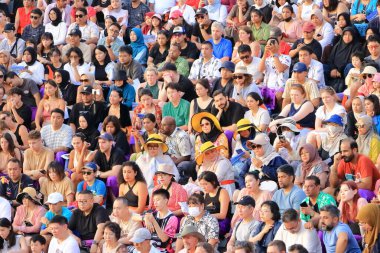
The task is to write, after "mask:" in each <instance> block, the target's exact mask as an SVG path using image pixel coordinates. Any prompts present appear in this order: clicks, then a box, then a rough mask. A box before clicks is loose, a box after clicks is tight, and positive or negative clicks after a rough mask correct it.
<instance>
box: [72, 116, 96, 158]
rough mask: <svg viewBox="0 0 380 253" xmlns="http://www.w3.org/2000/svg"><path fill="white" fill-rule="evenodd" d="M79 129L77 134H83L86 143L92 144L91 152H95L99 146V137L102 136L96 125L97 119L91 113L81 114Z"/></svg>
mask: <svg viewBox="0 0 380 253" xmlns="http://www.w3.org/2000/svg"><path fill="white" fill-rule="evenodd" d="M78 122H79V127H78V128H77V131H76V133H82V134H84V136H85V141H86V142H88V143H90V146H89V147H88V149H89V150H95V149H96V146H97V145H98V139H97V137H98V136H99V135H100V133H99V131H98V129H97V126H96V125H95V119H94V117H93V115H92V114H91V113H88V112H86V111H84V112H81V113H80V114H79V119H78Z"/></svg>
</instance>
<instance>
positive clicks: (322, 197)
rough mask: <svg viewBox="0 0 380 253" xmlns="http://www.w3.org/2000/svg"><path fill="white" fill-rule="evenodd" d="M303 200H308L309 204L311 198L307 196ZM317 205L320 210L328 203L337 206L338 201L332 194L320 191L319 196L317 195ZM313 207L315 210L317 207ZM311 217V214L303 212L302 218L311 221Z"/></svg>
mask: <svg viewBox="0 0 380 253" xmlns="http://www.w3.org/2000/svg"><path fill="white" fill-rule="evenodd" d="M302 202H306V203H307V204H308V205H310V198H309V197H307V198H305V199H304V200H303V201H302ZM316 205H317V208H318V211H319V210H320V209H321V208H322V207H324V206H327V205H334V206H336V202H335V199H334V198H333V196H331V195H330V194H327V193H324V192H320V193H319V195H318V197H317V203H316ZM312 208H313V207H312ZM313 209H314V210H315V208H313ZM310 219H311V217H310V215H305V214H303V213H302V212H301V220H303V221H309V220H310Z"/></svg>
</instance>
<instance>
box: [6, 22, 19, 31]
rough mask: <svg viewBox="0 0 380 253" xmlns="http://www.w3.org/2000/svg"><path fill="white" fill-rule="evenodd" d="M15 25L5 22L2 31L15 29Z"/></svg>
mask: <svg viewBox="0 0 380 253" xmlns="http://www.w3.org/2000/svg"><path fill="white" fill-rule="evenodd" d="M15 30H16V28H15V25H14V24H12V23H8V24H5V26H4V31H15Z"/></svg>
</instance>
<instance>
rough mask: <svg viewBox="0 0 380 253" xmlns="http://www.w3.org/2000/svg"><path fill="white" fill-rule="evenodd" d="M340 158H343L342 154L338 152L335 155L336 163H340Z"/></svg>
mask: <svg viewBox="0 0 380 253" xmlns="http://www.w3.org/2000/svg"><path fill="white" fill-rule="evenodd" d="M340 160H342V155H341V154H340V153H337V154H335V155H334V164H335V165H338V164H339V162H340Z"/></svg>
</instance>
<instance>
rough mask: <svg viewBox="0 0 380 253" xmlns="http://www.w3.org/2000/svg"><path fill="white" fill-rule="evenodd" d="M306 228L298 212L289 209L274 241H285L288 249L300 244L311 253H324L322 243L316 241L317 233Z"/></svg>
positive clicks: (283, 216) (283, 217)
mask: <svg viewBox="0 0 380 253" xmlns="http://www.w3.org/2000/svg"><path fill="white" fill-rule="evenodd" d="M304 226H305V222H304V221H302V220H301V219H300V218H299V215H298V212H297V211H296V210H294V209H288V210H286V211H285V212H284V214H283V215H282V225H281V227H280V228H279V230H278V232H277V233H276V236H275V238H274V239H275V240H280V241H283V242H284V243H285V244H286V245H287V246H288V247H290V246H291V245H293V244H296V243H300V244H302V245H303V246H304V247H305V248H306V249H307V251H308V252H310V253H313V252H314V253H320V252H322V246H321V241H320V240H318V239H317V240H316V239H315V238H318V234H317V231H316V230H315V229H314V228H312V229H307V228H305V227H304Z"/></svg>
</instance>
